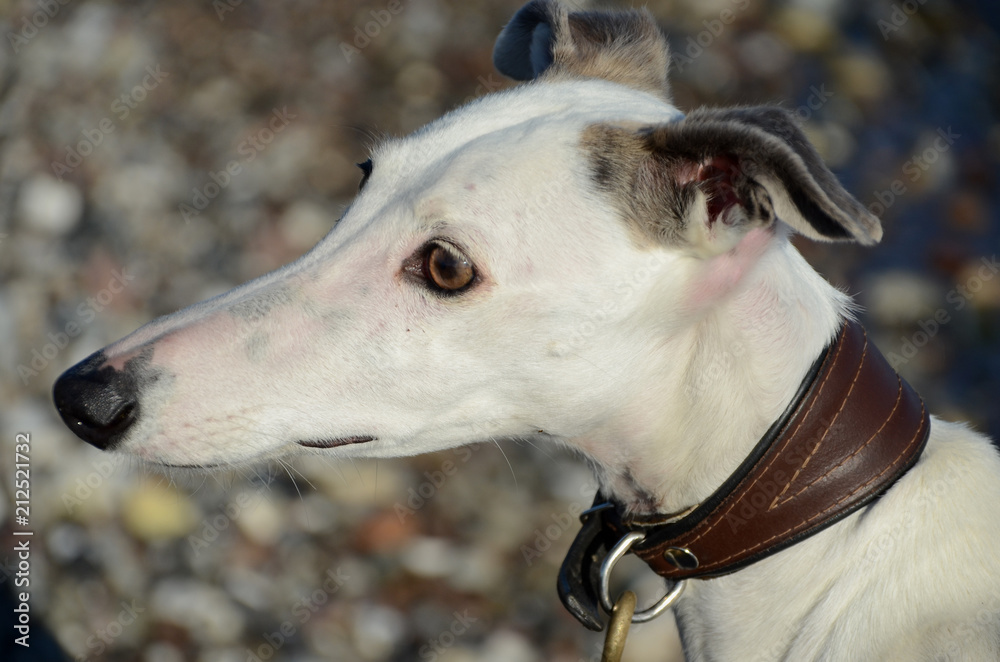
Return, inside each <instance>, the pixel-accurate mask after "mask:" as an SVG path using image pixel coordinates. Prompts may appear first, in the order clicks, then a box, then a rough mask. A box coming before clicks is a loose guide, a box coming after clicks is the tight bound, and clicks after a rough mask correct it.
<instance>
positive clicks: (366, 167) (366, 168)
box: [355, 159, 374, 193]
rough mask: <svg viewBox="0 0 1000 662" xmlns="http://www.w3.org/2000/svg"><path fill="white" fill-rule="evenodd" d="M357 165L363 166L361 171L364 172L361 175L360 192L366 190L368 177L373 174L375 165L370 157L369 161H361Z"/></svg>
mask: <svg viewBox="0 0 1000 662" xmlns="http://www.w3.org/2000/svg"><path fill="white" fill-rule="evenodd" d="M355 165H357V166H358V167H359V168H361V172H362V173H363V174H362V175H361V183H360V184H358V192H359V193H360V192H361V191H363V190H364V188H365V184H367V183H368V178H369V177H371V176H372V170H373V169H374V166H373V165H372V160H371V159H368V160H367V161H362V162H361V163H357V164H355Z"/></svg>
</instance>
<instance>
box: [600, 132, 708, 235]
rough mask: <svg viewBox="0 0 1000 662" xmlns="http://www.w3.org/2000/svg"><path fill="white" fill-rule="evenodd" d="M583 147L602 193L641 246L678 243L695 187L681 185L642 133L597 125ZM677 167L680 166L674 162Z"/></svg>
mask: <svg viewBox="0 0 1000 662" xmlns="http://www.w3.org/2000/svg"><path fill="white" fill-rule="evenodd" d="M580 142H581V146H582V148H583V150H584V153H585V157H586V159H587V161H588V162H589V163H590V166H591V170H592V172H593V177H594V181H595V183H596V184H597V187H598V189H599V190H601V191H603V192H605V193H607V194H608V195H609V196H610V197H611V200H612V201H613V203H614V204H615V206H616V207H617V208H618V210H619V212H620V213H621V215H622V218H623V219H624V220H625V221H626V223H627V224H628V226H629V228H630V229H631V230H632V231H633V233H634V234H635V237H636V240H637V241H638V243H640V244H658V245H680V244H682V243H683V242H684V229H685V218H686V215H687V210H688V209H689V208H690V206H691V205H692V204H693V203H694V202H695V199H696V189H695V187H693V186H684V185H678V182H677V181H675V180H674V179H673V178H672V177H671V176H670V174H671V170H674V169H675V168H671V167H670V166H671V165H672V164H671V163H670V160H669V159H667V158H664V157H662V156H657V155H655V154H653V153H652V152H650V151H649V146H648V144H647V141H646V139H645V138H644V137H643V135H642V133H641V132H639V131H634V130H630V129H627V128H622V127H619V126H609V125H606V124H594V125H591V126H589V127H587V128H586V129H584V131H583V134H582V136H581V141H580ZM673 165H676V164H673Z"/></svg>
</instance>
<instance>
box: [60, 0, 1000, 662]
mask: <svg viewBox="0 0 1000 662" xmlns="http://www.w3.org/2000/svg"><path fill="white" fill-rule="evenodd" d="M668 59H669V58H668V54H667V48H666V43H665V40H664V38H663V36H662V34H661V33H660V31H659V29H658V28H657V27H656V25H655V24H654V23H653V21H652V19H651V18H650V17H649V15H648V14H647V13H644V12H624V13H573V14H568V13H567V11H566V10H565V9H564V8H562V7H561V6H559V5H558V4H556V3H554V2H551V1H547V0H536V1H535V2H532V3H530V4H529V5H527V6H525V7H524V8H523V9H522V10H521V11H520V12H519V13H518V14H517V15H516V16H515V17H514V19H513V20H512V21H511V23H510V25H508V27H507V28H506V29H505V30H504V32H503V33H502V34H501V36H500V39H499V41H498V42H497V47H496V51H495V61H496V63H497V66H498V68H499V69H500V70H501V71H502V72H503V73H506V74H508V75H510V76H511V77H514V78H517V79H521V80H527V81H530V82H527V83H526V84H523V85H520V86H518V87H516V88H514V89H511V90H508V91H505V92H501V93H497V94H492V95H489V96H486V97H483V98H481V99H478V100H477V101H475V102H473V103H470V104H469V105H467V106H465V107H463V108H460V109H458V110H456V111H454V112H452V113H450V114H448V115H446V116H445V117H442V118H441V119H439V120H437V121H435V122H433V123H432V124H430V125H428V126H427V127H425V128H423V129H421V130H420V131H418V132H416V133H415V134H413V135H411V136H409V137H407V138H404V139H400V140H391V141H388V142H386V143H384V144H382V145H381V146H379V147H378V148H377V149H375V150H374V153H373V154H372V156H371V160H370V161H368V162H366V163H365V164H363V170H364V180H363V181H362V186H361V191H360V193H359V194H358V197H357V199H356V200H355V201H354V203H353V205H352V206H351V207H350V208H349V209H348V210H347V212H346V213H345V214H344V217H343V218H342V219H341V220H340V221H339V222H338V223H337V225H336V227H335V228H334V229H333V230H332V231H331V232H330V234H329V235H328V236H327V237H326V238H325V239H323V241H321V242H320V243H319V244H318V245H317V246H316V247H315V248H314V249H313V250H312V251H310V252H309V253H308V254H306V255H305V256H303V257H302V258H301V259H299V260H297V261H296V262H294V263H292V264H290V265H288V266H286V267H284V268H282V269H279V270H278V271H275V272H273V273H271V274H268V275H266V276H264V277H261V278H259V279H257V280H255V281H253V282H250V283H247V284H245V285H243V286H241V287H239V288H237V289H235V290H233V291H231V292H229V293H227V294H224V295H222V296H219V297H216V298H214V299H211V300H209V301H205V302H203V303H201V304H198V305H195V306H192V307H190V308H187V309H185V310H182V311H180V312H178V313H175V314H173V315H169V316H166V317H163V318H161V319H158V320H155V321H153V322H151V323H149V324H147V325H146V326H144V327H142V328H140V329H139V330H137V331H136V332H134V333H133V334H131V335H129V336H128V337H126V338H124V339H123V340H120V341H118V342H117V343H115V344H113V345H110V346H109V347H107V348H105V349H103V350H101V351H99V352H97V353H95V354H94V355H93V356H91V357H90V358H88V359H87V360H85V361H83V362H82V363H80V364H79V365H77V366H75V367H74V368H72V369H71V370H69V371H67V373H65V374H64V375H63V376H62V377H61V378H60V379H59V381H58V382H57V383H56V385H55V390H54V394H55V402H56V405H57V407H58V409H59V411H60V413H61V415H62V416H63V418H64V420H65V421H66V422H67V424H68V425H69V426H70V427H71V429H72V430H73V431H74V432H75V433H77V434H78V435H79V436H81V437H82V438H83V439H85V440H86V441H88V442H90V443H92V444H94V445H96V446H98V447H100V448H103V449H107V450H114V451H118V452H122V453H127V454H130V455H133V456H136V457H139V458H142V459H144V460H146V461H149V462H152V463H155V464H159V465H166V466H184V467H215V466H222V465H234V464H246V463H250V462H257V461H259V460H263V459H267V458H273V457H278V456H282V455H285V454H287V453H289V452H293V451H303V450H304V449H308V452H312V453H320V454H323V455H325V456H327V457H330V458H345V459H346V458H351V457H370V458H376V457H395V456H402V455H413V454H416V453H423V452H427V451H435V450H441V449H446V448H451V447H456V446H459V445H463V444H467V443H470V442H477V441H483V440H492V439H497V438H516V439H528V440H531V441H533V442H535V443H539V444H542V443H557V444H561V445H564V446H567V447H570V448H573V449H575V450H577V451H579V452H580V453H582V454H583V455H584V456H585V457H586V458H588V459H589V461H590V462H591V463H592V464H593V466H594V467H595V471H596V473H597V476H598V478H599V480H600V484H601V486H602V492H603V494H605V495H607V496H608V497H609V498H610V499H612V500H613V501H614V502H615V503H616V504H618V505H619V511H620V514H621V516H622V517H625V518H628V517H633V516H635V517H642V516H644V515H653V514H659V513H681V514H684V513H689V512H690V511H691V510H692V508H693V507H694V506H696V505H697V504H701V503H703V502H705V501H706V500H709V499H710V497H711V496H712V495H713V493H715V492H716V491H717V490H718V489H719V487H720V485H723V484H724V483H726V481H727V479H728V478H729V477H730V476H731V475H733V474H734V472H737V469H738V467H740V465H741V463H743V461H744V458H746V457H748V455H751V454H752V453H753V451H754V449H755V447H757V444H758V440H759V439H761V438H762V437H763V436H765V433H766V432H767V430H768V428H769V426H771V424H772V422H774V421H775V420H777V419H779V418H780V417H781V416H782V412H783V411H785V410H786V407H788V405H789V403H790V402H793V401H794V400H795V398H796V394H797V393H798V392H799V389H800V384H802V383H803V380H804V379H806V378H807V375H808V374H809V373H810V369H811V366H813V364H814V361H815V360H816V358H817V356H821V355H822V353H823V351H824V348H826V347H827V346H828V345H829V344H830V343H831V342H832V341H833V339H834V338H835V337H836V336H837V334H838V330H839V329H841V328H842V327H844V323H845V320H846V319H848V318H849V315H850V305H851V304H850V301H849V300H848V299H847V298H846V296H845V295H843V294H842V293H840V292H838V291H837V290H836V289H834V288H833V287H832V286H830V285H829V284H828V283H827V282H826V281H824V280H823V279H822V278H821V277H820V276H819V275H818V274H817V273H816V272H815V271H813V270H812V269H811V268H810V267H809V266H808V264H807V263H806V262H805V261H804V260H803V258H802V257H801V256H800V255H799V254H798V253H797V252H796V250H795V249H794V248H793V247H792V245H791V244H790V243H789V239H788V237H789V234H790V233H791V232H799V233H801V234H804V235H806V236H808V237H811V238H814V239H818V240H833V241H841V240H846V241H856V242H860V243H862V244H865V245H870V244H874V243H876V242H877V241H878V240H879V238H880V236H881V229H880V227H879V223H878V220H877V219H876V218H874V217H873V216H872V215H871V214H869V213H868V212H867V211H866V210H865V209H864V207H863V206H862V205H861V204H859V203H858V202H857V201H856V200H855V199H854V198H852V197H851V196H850V195H849V194H848V193H846V192H845V191H844V190H843V189H842V188H841V187H840V185H839V184H838V183H837V182H836V180H835V179H834V177H833V176H832V174H831V173H830V172H829V171H828V170H827V169H826V167H825V166H824V165H823V164H822V163H821V162H820V160H819V158H818V157H817V155H816V153H815V152H814V150H813V149H812V148H811V147H810V146H809V145H808V143H807V142H806V141H805V138H804V137H803V134H802V133H801V131H800V130H799V129H798V128H797V127H796V125H795V122H794V121H793V119H792V117H791V116H790V115H789V114H787V113H785V112H784V111H780V110H778V109H774V108H744V109H737V110H704V109H702V110H697V111H694V112H692V113H690V114H689V115H688V116H686V117H685V116H684V115H683V114H682V113H681V112H680V111H679V110H677V108H675V107H674V106H673V105H672V104H671V102H670V96H669V88H668V85H667V66H668ZM866 347H867V345H866ZM892 395H893V397H896V395H895V393H893V394H892ZM828 427H829V426H828ZM817 446H818V444H817ZM914 460H915V465H913V466H912V468H910V469H909V471H905V473H901V475H900V476H898V477H897V478H898V479H894V482H892V484H891V487H888V490H887V491H885V492H884V493H881V494H880V496H879V498H878V499H876V500H873V501H870V502H866V504H865V505H864V506H863V507H859V509H856V510H854V511H852V512H850V513H848V514H846V515H844V516H843V517H841V518H839V520H838V521H836V522H835V523H833V524H832V525H830V526H828V527H826V528H824V529H823V530H822V531H821V532H819V533H816V534H815V535H809V536H806V537H804V538H803V539H801V540H798V541H796V544H794V545H791V546H788V547H787V548H785V549H783V550H782V551H780V553H777V554H774V555H771V556H768V557H767V558H763V559H760V560H757V561H756V562H754V563H750V564H747V565H746V566H745V567H743V568H742V569H740V570H739V571H737V572H732V573H731V574H725V575H724V576H718V577H715V578H710V579H698V580H693V581H689V582H687V584H688V588H687V591H686V593H685V594H684V595H683V596H682V597H681V598H680V599H679V600H678V602H677V603H676V605H675V607H674V609H675V613H676V616H677V618H678V623H679V625H680V628H681V632H682V638H683V644H684V649H685V652H686V655H687V657H688V659H690V660H723V661H726V660H747V659H760V660H788V661H792V662H800V661H803V660H850V661H852V662H854V661H858V660H873V661H884V660H906V661H913V660H927V661H940V660H998V659H1000V549H998V548H1000V508H998V505H997V504H1000V457H998V453H997V451H996V449H995V448H994V447H993V446H992V445H991V443H990V442H989V440H987V439H985V438H984V437H982V436H980V435H978V434H976V433H974V432H973V431H971V430H969V429H968V428H967V427H965V426H963V425H960V424H955V423H947V422H944V421H941V420H938V419H936V418H934V419H932V420H931V422H930V433H929V439H928V440H927V442H926V447H925V448H924V450H923V452H922V453H921V454H920V455H919V458H918V459H917V458H916V456H914ZM808 461H809V460H808V459H807V460H806V461H805V462H804V463H803V464H802V465H801V467H800V469H802V468H804V467H805V466H806V464H807V463H808ZM819 461H820V460H817V462H819ZM904 469H905V468H904ZM789 473H791V472H789ZM796 476H798V473H796V474H795V475H794V476H791V477H790V478H789V481H790V482H788V483H787V484H786V485H784V490H786V491H787V490H788V488H789V485H792V484H795V482H796V480H798V479H797V478H796ZM779 487H780V486H779ZM873 496H874V495H873ZM779 498H783V497H780V495H779V496H778V497H775V499H774V503H777V502H778V500H779ZM789 498H790V497H789ZM772 505H773V504H772ZM682 551H683V552H685V553H687V550H682Z"/></svg>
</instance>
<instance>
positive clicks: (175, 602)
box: [149, 579, 245, 644]
mask: <svg viewBox="0 0 1000 662" xmlns="http://www.w3.org/2000/svg"><path fill="white" fill-rule="evenodd" d="M149 606H150V616H152V617H155V618H159V619H163V620H166V621H170V622H173V623H176V624H177V625H180V626H182V627H184V628H185V629H187V630H188V631H189V632H191V633H192V634H193V635H194V636H195V638H196V640H197V641H198V642H199V643H202V644H226V643H231V642H234V641H236V640H237V639H238V638H239V636H240V635H241V634H242V632H243V628H244V627H245V619H244V616H243V614H242V612H241V611H240V610H239V608H237V607H236V605H234V604H233V602H232V600H231V599H230V598H229V596H228V595H227V594H226V593H225V592H223V591H222V590H220V589H218V588H216V587H214V586H210V585H208V584H204V583H202V582H200V581H197V580H194V579H164V580H162V581H160V582H159V583H158V584H157V585H156V586H154V587H153V591H152V597H151V599H150V605H149Z"/></svg>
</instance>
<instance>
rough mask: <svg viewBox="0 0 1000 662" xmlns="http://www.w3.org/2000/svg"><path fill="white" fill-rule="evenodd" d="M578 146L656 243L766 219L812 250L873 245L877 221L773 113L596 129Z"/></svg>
mask: <svg viewBox="0 0 1000 662" xmlns="http://www.w3.org/2000/svg"><path fill="white" fill-rule="evenodd" d="M583 142H584V146H585V148H587V149H588V151H589V153H590V159H591V163H592V165H593V171H594V176H595V178H596V180H597V182H598V184H599V185H600V186H601V187H602V188H604V189H605V190H608V191H612V192H613V193H614V195H615V197H616V198H617V199H618V201H619V202H620V203H622V204H624V206H625V208H626V209H625V210H626V213H627V214H629V216H631V218H632V219H633V220H634V221H635V223H636V224H638V225H639V227H640V229H641V230H642V231H643V233H644V234H646V235H647V236H650V237H652V238H654V239H656V240H657V241H667V242H675V243H676V242H683V241H685V240H688V241H690V240H691V239H692V237H695V236H698V235H697V233H698V232H700V230H699V229H698V228H692V227H690V226H691V225H692V224H693V223H695V222H696V221H697V220H699V219H701V220H702V221H703V223H704V224H707V226H708V230H709V231H711V230H713V227H714V226H715V225H716V224H718V223H719V222H720V221H721V224H722V226H723V227H727V228H730V229H732V230H734V231H737V230H740V229H742V230H744V231H745V230H747V229H750V228H751V227H754V226H764V225H768V224H770V223H772V222H773V221H774V219H775V217H777V218H778V219H780V220H781V221H783V222H784V223H786V224H787V225H789V226H791V227H792V228H793V229H794V230H796V231H798V232H799V233H801V234H803V235H805V236H807V237H811V238H813V239H818V240H822V241H856V242H858V243H860V244H864V245H872V244H875V243H877V242H878V241H879V239H881V238H882V227H881V225H880V224H879V220H878V218H877V217H876V216H874V215H873V214H872V213H871V212H869V211H868V210H867V209H866V208H865V207H864V206H863V205H862V204H861V203H860V202H858V200H856V199H855V198H854V197H853V196H852V195H851V194H850V193H848V192H847V191H845V190H844V188H843V187H842V186H841V185H840V182H838V181H837V178H836V177H835V176H834V175H833V173H832V172H830V170H829V169H828V168H827V167H826V165H825V164H824V163H823V161H822V159H821V158H820V156H819V154H817V153H816V150H815V149H814V148H813V147H812V145H811V144H809V141H808V140H807V139H806V137H805V135H804V134H803V133H802V130H801V129H800V128H799V126H798V124H797V123H796V120H795V117H794V116H793V115H792V114H791V113H789V112H788V111H786V110H784V109H781V108H776V107H757V108H734V109H725V110H714V109H700V110H696V111H694V112H692V113H691V114H689V115H688V116H687V117H685V118H684V119H682V120H680V121H677V122H673V123H670V124H665V125H661V126H656V127H652V128H645V129H641V130H639V131H632V130H627V129H621V128H615V127H610V126H606V125H597V126H592V127H590V128H589V129H588V130H587V131H586V132H585V134H584V141H583ZM693 232H694V233H695V234H692V233H693ZM725 234H732V233H725ZM713 236H714V235H713Z"/></svg>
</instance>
